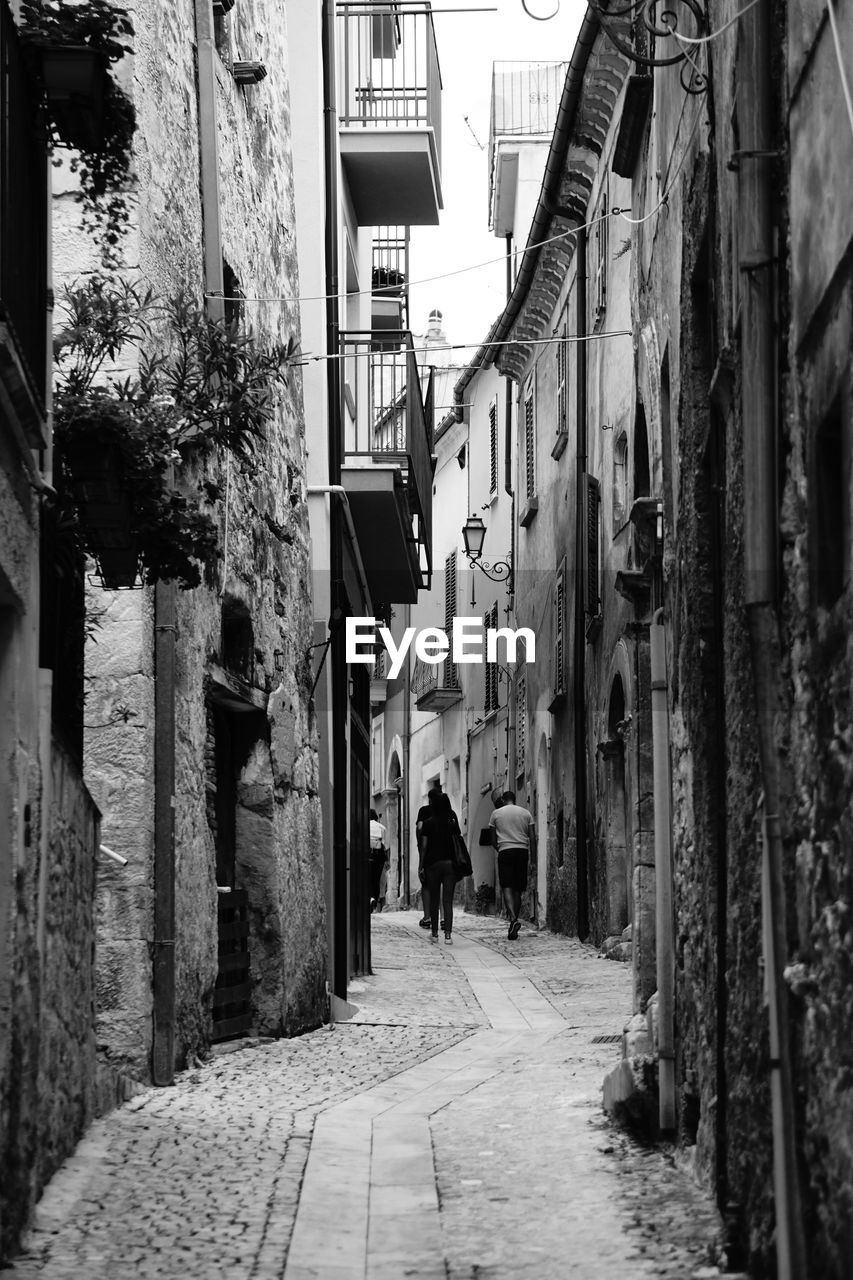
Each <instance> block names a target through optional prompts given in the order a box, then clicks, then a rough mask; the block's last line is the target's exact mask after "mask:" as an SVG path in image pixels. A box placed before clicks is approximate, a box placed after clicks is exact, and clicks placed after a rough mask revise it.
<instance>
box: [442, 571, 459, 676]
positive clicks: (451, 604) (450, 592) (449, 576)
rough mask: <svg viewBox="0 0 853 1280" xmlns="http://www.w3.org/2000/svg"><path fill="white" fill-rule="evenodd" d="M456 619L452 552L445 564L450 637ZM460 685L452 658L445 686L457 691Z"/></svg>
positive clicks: (447, 661)
mask: <svg viewBox="0 0 853 1280" xmlns="http://www.w3.org/2000/svg"><path fill="white" fill-rule="evenodd" d="M455 617H456V552H455V551H452V552H451V553H450V555H449V556H448V557H447V559H446V560H445V562H444V630H445V631H446V632H447V634H448V635H452V633H453V619H454V618H455ZM458 684H459V668H458V667H457V665H456V663H455V662H451V660H450V658H449V657H448V658H445V660H444V685H445V688H447V689H455V688H457V686H458Z"/></svg>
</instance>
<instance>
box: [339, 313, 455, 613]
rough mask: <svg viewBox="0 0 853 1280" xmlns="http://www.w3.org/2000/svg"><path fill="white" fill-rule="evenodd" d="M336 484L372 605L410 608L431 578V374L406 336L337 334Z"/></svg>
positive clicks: (393, 333)
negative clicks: (339, 437)
mask: <svg viewBox="0 0 853 1280" xmlns="http://www.w3.org/2000/svg"><path fill="white" fill-rule="evenodd" d="M341 354H342V356H343V364H344V378H343V405H342V422H343V424H344V466H343V475H342V478H343V484H344V486H345V488H346V490H347V497H348V500H349V504H350V509H351V510H352V513H353V520H354V522H355V526H356V533H357V535H358V540H359V547H360V550H361V555H362V560H363V562H364V567H365V572H366V574H367V578H368V584H369V586H370V592H371V596H372V597H373V598H374V601H382V602H385V603H400V604H404V603H406V602H413V601H415V600H416V599H417V594H418V591H419V590H423V589H426V588H428V587H429V583H430V578H431V574H432V475H433V458H432V434H433V422H432V407H431V406H432V372H431V371H430V372H429V374H428V375H427V376H426V378H425V381H426V394H425V393H424V384H423V382H422V372H421V370H420V368H419V366H418V362H417V359H416V356H415V352H414V348H413V343H412V335H411V334H410V333H409V332H408V331H407V330H396V331H391V330H379V331H376V330H371V331H369V332H349V333H344V334H342V335H341Z"/></svg>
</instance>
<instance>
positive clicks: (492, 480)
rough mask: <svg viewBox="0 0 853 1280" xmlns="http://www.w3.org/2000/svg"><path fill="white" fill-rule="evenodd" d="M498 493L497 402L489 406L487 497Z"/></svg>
mask: <svg viewBox="0 0 853 1280" xmlns="http://www.w3.org/2000/svg"><path fill="white" fill-rule="evenodd" d="M497 491H498V400H497V396H496V397H495V399H494V400H493V401H492V403H491V404H490V405H489V495H490V496H491V495H493V494H496V493H497Z"/></svg>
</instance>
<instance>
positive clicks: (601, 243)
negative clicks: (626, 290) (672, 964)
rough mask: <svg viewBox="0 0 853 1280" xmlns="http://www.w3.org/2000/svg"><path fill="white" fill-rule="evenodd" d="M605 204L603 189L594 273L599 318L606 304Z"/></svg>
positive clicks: (598, 214) (606, 220)
mask: <svg viewBox="0 0 853 1280" xmlns="http://www.w3.org/2000/svg"><path fill="white" fill-rule="evenodd" d="M607 214H608V206H607V192H606V191H605V192H604V194H603V195H602V197H601V202H600V204H599V206H598V213H597V215H596V216H597V217H598V218H600V219H601V221H600V222H599V223H598V228H597V234H596V248H597V254H596V273H595V317H596V319H599V318H600V317H601V316H603V315H604V311H605V308H606V306H607V246H608V230H607V229H608V225H609V221H610V220H609V218H608V216H607Z"/></svg>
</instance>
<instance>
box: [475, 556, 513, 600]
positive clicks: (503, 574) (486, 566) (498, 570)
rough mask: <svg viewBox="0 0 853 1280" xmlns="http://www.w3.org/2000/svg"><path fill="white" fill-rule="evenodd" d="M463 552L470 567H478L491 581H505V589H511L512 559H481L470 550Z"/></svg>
mask: <svg viewBox="0 0 853 1280" xmlns="http://www.w3.org/2000/svg"><path fill="white" fill-rule="evenodd" d="M465 554H466V556H467V557H468V562H469V564H470V565H471V567H472V568H474V569H479V570H480V572H481V573H484V574H485V575H486V577H487V578H489V579H490V580H491V581H492V582H505V583H506V584H507V591H510V592H511V591H512V561H510V560H492V561H488V560H481V559H480V557H479V556H475V555H472V554H471V552H470V551H466V552H465Z"/></svg>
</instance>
